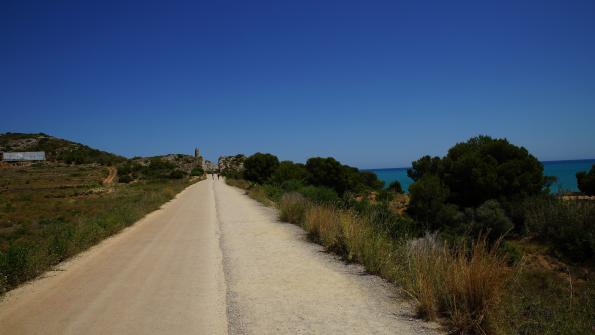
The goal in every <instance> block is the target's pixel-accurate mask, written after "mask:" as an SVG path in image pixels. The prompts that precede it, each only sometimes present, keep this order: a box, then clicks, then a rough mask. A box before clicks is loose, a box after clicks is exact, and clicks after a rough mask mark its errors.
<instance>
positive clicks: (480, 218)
mask: <svg viewBox="0 0 595 335" xmlns="http://www.w3.org/2000/svg"><path fill="white" fill-rule="evenodd" d="M512 227H513V225H512V221H510V219H509V218H508V216H506V213H505V212H504V210H503V209H502V207H501V206H500V204H499V203H498V201H496V200H488V201H486V202H484V203H483V204H482V205H481V206H479V207H478V208H477V209H476V210H475V215H474V218H473V229H474V231H475V232H476V234H480V233H483V234H486V235H487V236H489V238H490V239H491V240H492V241H494V240H496V239H498V238H500V237H501V236H503V235H504V234H506V233H507V232H509V231H510V230H511V229H512Z"/></svg>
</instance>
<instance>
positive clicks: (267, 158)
mask: <svg viewBox="0 0 595 335" xmlns="http://www.w3.org/2000/svg"><path fill="white" fill-rule="evenodd" d="M277 167H279V159H278V158H277V156H274V155H271V154H263V153H260V152H257V153H255V154H254V155H252V156H250V157H248V158H246V160H245V161H244V178H246V179H247V180H250V181H253V182H256V183H259V184H263V183H264V182H266V181H267V180H268V179H269V178H270V177H271V175H272V174H273V173H274V172H275V170H277Z"/></svg>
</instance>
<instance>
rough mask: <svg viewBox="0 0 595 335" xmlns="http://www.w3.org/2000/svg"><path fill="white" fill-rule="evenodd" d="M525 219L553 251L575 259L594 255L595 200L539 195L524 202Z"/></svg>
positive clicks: (583, 259)
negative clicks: (573, 199) (572, 199)
mask: <svg viewBox="0 0 595 335" xmlns="http://www.w3.org/2000/svg"><path fill="white" fill-rule="evenodd" d="M525 220H526V224H527V229H528V230H529V232H530V233H534V234H536V235H537V236H538V237H539V238H540V239H541V240H542V241H543V242H545V243H547V244H548V245H551V246H552V247H553V249H554V251H555V252H556V253H557V254H559V255H561V256H565V257H566V258H569V259H571V260H574V261H585V260H590V261H593V259H594V257H595V224H594V222H595V203H594V202H592V201H565V200H562V199H558V198H554V197H550V196H548V197H538V198H532V199H528V200H527V201H526V202H525Z"/></svg>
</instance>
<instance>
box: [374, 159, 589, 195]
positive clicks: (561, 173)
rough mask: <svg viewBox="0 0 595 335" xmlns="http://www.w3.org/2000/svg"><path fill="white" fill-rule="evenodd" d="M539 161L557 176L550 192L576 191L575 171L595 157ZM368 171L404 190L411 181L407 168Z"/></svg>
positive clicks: (546, 171)
mask: <svg viewBox="0 0 595 335" xmlns="http://www.w3.org/2000/svg"><path fill="white" fill-rule="evenodd" d="M541 163H542V164H543V170H544V174H545V175H546V176H556V177H557V178H558V181H557V182H556V184H554V185H553V187H552V192H557V191H558V190H562V191H571V192H576V191H578V187H577V185H576V173H577V172H579V171H588V170H589V169H591V166H592V165H593V164H595V159H582V160H572V161H547V162H541ZM368 171H372V172H374V173H376V175H377V176H378V178H380V179H381V180H383V181H384V183H385V185H387V186H388V184H390V183H392V182H393V181H395V180H398V181H399V182H400V183H401V186H403V189H404V190H405V191H407V190H408V189H409V185H411V183H413V180H411V179H410V178H409V177H407V168H392V169H370V170H368Z"/></svg>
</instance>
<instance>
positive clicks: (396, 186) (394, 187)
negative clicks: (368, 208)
mask: <svg viewBox="0 0 595 335" xmlns="http://www.w3.org/2000/svg"><path fill="white" fill-rule="evenodd" d="M387 190H389V191H391V192H394V193H399V194H403V193H405V192H403V187H402V186H401V183H400V182H399V181H398V180H395V181H393V182H392V183H390V185H388V188H387Z"/></svg>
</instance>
